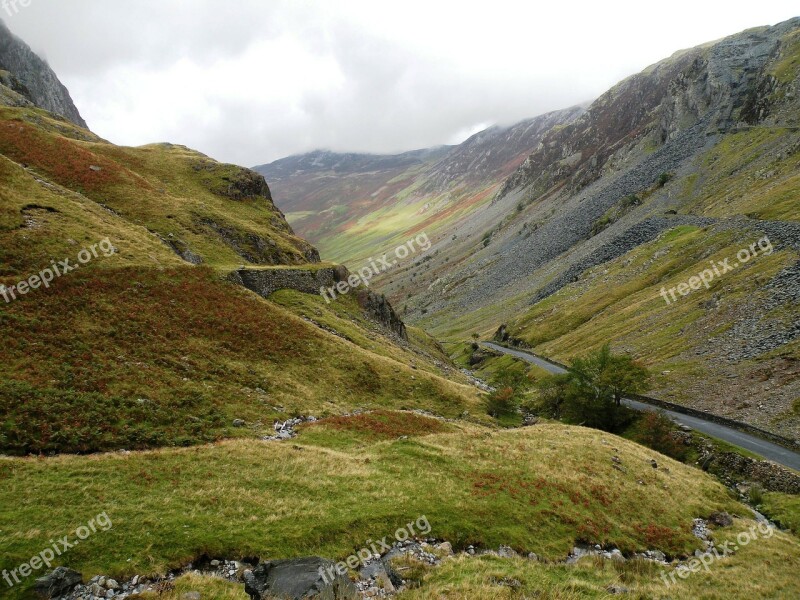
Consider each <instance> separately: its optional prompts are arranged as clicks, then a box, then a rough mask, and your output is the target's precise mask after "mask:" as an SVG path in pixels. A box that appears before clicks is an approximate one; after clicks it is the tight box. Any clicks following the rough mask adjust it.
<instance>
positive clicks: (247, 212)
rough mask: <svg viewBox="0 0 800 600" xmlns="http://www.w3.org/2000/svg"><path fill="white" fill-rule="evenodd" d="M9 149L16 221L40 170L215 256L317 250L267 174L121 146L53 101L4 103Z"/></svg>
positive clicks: (58, 185) (190, 154) (274, 258)
mask: <svg viewBox="0 0 800 600" xmlns="http://www.w3.org/2000/svg"><path fill="white" fill-rule="evenodd" d="M0 154H2V155H4V157H5V158H6V159H7V160H9V161H13V162H14V163H17V166H18V168H17V169H16V171H17V172H16V173H15V174H14V175H13V179H12V181H11V182H10V185H9V186H8V187H9V188H10V190H9V192H10V191H11V190H14V192H16V194H15V195H16V196H17V200H16V202H15V201H13V199H11V198H9V199H4V201H3V211H4V213H5V214H6V217H5V219H6V222H5V226H6V227H8V228H10V227H13V226H16V225H19V224H20V222H21V216H20V214H19V211H20V210H22V209H23V207H24V206H26V205H27V204H30V203H31V200H30V199H27V197H26V196H24V195H21V194H19V183H18V182H19V180H20V179H24V178H25V177H26V176H33V178H34V179H35V180H38V181H39V183H38V185H39V186H40V187H42V188H44V189H43V190H42V193H44V194H46V195H48V196H64V197H66V198H69V199H70V200H71V201H72V202H78V203H82V204H89V203H90V202H91V203H94V204H95V205H100V206H101V207H103V208H105V209H107V210H108V211H111V212H112V213H113V214H116V215H118V216H120V217H121V218H122V219H124V220H125V221H127V222H128V223H129V224H130V225H136V226H140V227H142V228H146V230H147V231H149V232H150V233H151V234H152V235H154V236H157V237H158V238H160V239H162V240H164V242H165V243H168V244H170V245H171V246H172V247H173V248H174V249H175V250H176V251H179V252H182V253H185V252H186V251H187V250H188V251H190V252H191V253H192V254H193V255H195V256H196V257H198V259H199V260H202V261H203V262H206V263H208V264H212V265H239V264H242V263H263V264H288V263H305V262H311V261H312V260H315V255H314V251H313V249H312V248H311V246H310V245H309V244H308V243H306V242H305V241H303V240H301V239H299V238H297V237H295V236H294V235H293V234H292V231H291V229H290V228H289V226H288V225H287V224H286V222H285V220H284V219H283V215H281V213H280V212H279V211H278V210H277V209H276V208H275V206H274V204H273V203H272V200H271V196H270V192H269V188H268V187H267V185H266V183H264V181H263V178H261V177H260V176H258V175H257V174H256V173H254V172H252V171H248V170H246V169H242V168H241V167H235V166H233V165H224V164H220V163H217V162H216V161H213V160H211V159H210V158H208V157H206V156H204V155H202V154H200V153H199V152H195V151H193V150H189V149H188V148H185V147H183V146H174V145H172V144H158V145H151V146H144V147H141V148H121V147H118V146H114V145H112V144H109V143H107V142H104V141H103V140H100V139H99V138H97V137H96V136H94V135H93V134H91V133H90V132H88V131H86V130H83V129H80V128H78V127H76V126H74V125H71V124H68V123H65V122H63V121H59V120H56V119H54V118H53V117H52V116H51V115H49V114H48V113H46V112H44V111H41V110H38V109H25V108H9V107H5V108H3V107H0ZM22 165H24V167H25V169H24V170H23V169H20V168H19V166H22ZM12 167H13V165H6V167H5V169H9V168H12ZM28 184H29V185H30V182H28ZM33 187H35V186H33ZM38 195H41V194H38ZM26 200H27V201H26ZM53 201H55V200H53ZM15 219H16V223H15ZM59 227H60V224H59Z"/></svg>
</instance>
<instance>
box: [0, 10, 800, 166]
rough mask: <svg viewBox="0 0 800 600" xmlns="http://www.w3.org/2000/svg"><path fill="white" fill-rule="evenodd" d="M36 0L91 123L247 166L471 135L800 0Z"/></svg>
mask: <svg viewBox="0 0 800 600" xmlns="http://www.w3.org/2000/svg"><path fill="white" fill-rule="evenodd" d="M14 1H15V0H9V2H11V3H13V2H14ZM16 1H17V2H19V1H20V0H16ZM28 1H29V2H30V6H28V7H22V6H19V9H18V12H14V11H13V9H8V10H11V12H12V14H11V15H9V13H8V11H7V10H6V9H0V17H2V18H3V19H4V20H5V22H6V23H7V24H8V26H9V28H10V29H11V30H12V31H14V32H15V33H16V34H17V35H19V36H21V37H22V38H23V39H25V41H27V42H28V44H29V45H30V46H31V47H32V48H33V50H35V51H36V52H38V53H40V55H42V56H43V57H44V58H46V59H47V60H48V61H49V62H50V64H51V66H52V67H53V68H54V69H55V71H56V72H57V74H58V75H59V77H60V78H61V80H62V81H63V82H64V83H65V84H66V85H67V87H68V88H69V89H70V91H71V93H72V96H73V99H74V100H75V103H76V104H77V106H78V108H79V109H80V111H81V113H82V115H83V117H84V118H85V119H86V120H87V122H88V123H89V126H90V127H91V129H92V130H93V131H95V132H96V133H97V134H99V135H101V136H103V137H105V138H107V139H109V140H111V141H112V142H115V143H117V144H126V145H139V144H145V143H150V142H160V141H171V142H175V143H180V144H186V145H187V146H190V147H192V148H196V149H198V150H200V151H202V152H204V153H206V154H209V155H211V156H213V157H214V158H217V159H220V160H224V161H228V162H234V163H238V164H242V165H246V166H252V165H255V164H260V163H264V162H269V161H272V160H275V159H277V158H281V157H283V156H287V155H290V154H296V153H300V152H305V151H308V150H313V149H316V148H327V149H332V150H338V151H359V152H361V151H364V152H399V151H404V150H411V149H415V148H421V147H427V146H433V145H438V144H445V143H457V142H459V141H461V140H462V139H464V138H465V137H466V136H467V135H468V134H470V133H472V132H475V131H477V130H479V129H481V128H483V127H485V126H487V125H490V124H493V123H500V124H505V123H512V122H515V121H519V120H521V119H524V118H528V117H533V116H536V115H538V114H541V113H543V112H546V111H549V110H555V109H558V108H564V107H567V106H569V105H572V104H577V103H580V102H583V101H586V100H591V99H593V98H595V97H597V96H598V95H599V94H601V93H602V92H603V91H605V90H606V89H607V88H608V87H610V86H611V85H613V84H614V83H616V82H617V81H618V80H619V79H621V78H622V77H624V76H626V75H629V74H632V73H635V72H637V71H639V70H641V69H643V68H644V67H646V66H648V65H650V64H652V63H654V62H657V61H658V60H660V59H662V58H665V57H667V56H669V55H670V54H672V53H673V52H674V51H676V50H679V49H681V48H686V47H691V46H694V45H697V44H700V43H703V42H706V41H710V40H713V39H717V38H720V37H723V36H725V35H728V34H732V33H736V32H738V31H741V30H743V29H746V28H748V27H753V26H757V25H766V24H774V23H776V22H779V21H782V20H785V19H787V18H790V17H792V16H796V13H800V11H798V10H797V4H796V0H792V1H791V2H788V1H782V0H775V1H766V0H760V1H758V2H752V1H748V2H724V3H704V2H700V1H697V0H692V1H691V2H687V1H684V0H679V1H672V2H667V3H663V2H662V3H657V4H655V5H654V4H653V3H650V2H643V1H642V0H635V1H630V2H627V1H625V2H610V1H606V2H599V1H597V0H593V1H591V2H577V1H574V0H573V1H564V0H561V1H558V0H555V1H549V2H547V3H546V6H540V3H538V2H535V1H530V0H528V1H524V0H523V1H520V0H517V1H513V2H512V1H507V0H482V1H481V2H473V1H471V0H458V1H437V0H405V1H403V2H387V1H383V0H363V1H362V0H350V1H344V0H341V1H339V0H326V1H325V0H320V1H304V0H291V1H280V0H214V1H211V0H124V2H122V1H109V0H28Z"/></svg>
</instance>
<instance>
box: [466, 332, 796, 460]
mask: <svg viewBox="0 0 800 600" xmlns="http://www.w3.org/2000/svg"><path fill="white" fill-rule="evenodd" d="M481 345H483V346H486V347H487V348H491V349H492V350H496V351H497V352H502V353H503V354H509V355H511V356H514V357H516V358H519V359H522V360H524V361H526V362H529V363H531V364H534V365H536V366H538V367H541V368H543V369H545V370H547V371H549V372H550V373H555V374H558V373H564V372H565V371H566V370H565V369H564V368H563V367H560V366H558V365H555V364H553V363H551V362H549V361H547V360H544V359H543V358H540V357H538V356H535V355H533V354H531V353H529V352H524V351H522V350H514V349H511V348H506V347H505V346H500V345H498V344H494V343H492V342H483V343H482V344H481ZM623 403H624V404H625V405H626V406H629V407H630V408H634V409H636V410H662V411H663V412H664V413H666V414H667V415H668V416H669V417H670V418H671V419H673V420H674V421H676V422H678V423H680V424H681V425H686V426H687V427H691V428H692V429H696V430H697V431H700V432H702V433H706V434H708V435H711V436H713V437H715V438H719V439H721V440H724V441H726V442H728V443H730V444H733V445H735V446H739V447H740V448H744V449H746V450H749V451H750V452H753V453H754V454H758V455H759V456H763V457H764V458H766V459H767V460H771V461H773V462H776V463H778V464H780V465H783V466H785V467H789V468H791V469H795V470H796V471H800V453H797V452H794V451H792V450H790V449H789V448H784V447H783V446H779V445H778V444H773V443H772V442H769V441H767V440H764V439H761V438H759V437H756V436H754V435H751V434H749V433H744V432H743V431H739V430H737V429H733V428H732V427H726V426H725V425H720V424H718V423H713V422H711V421H705V420H703V419H701V418H698V417H692V416H690V415H684V414H681V413H678V412H674V411H671V410H666V409H660V408H658V407H655V406H651V405H650V404H645V403H644V402H639V401H637V400H628V399H625V400H623Z"/></svg>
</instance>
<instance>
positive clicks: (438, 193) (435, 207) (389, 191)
mask: <svg viewBox="0 0 800 600" xmlns="http://www.w3.org/2000/svg"><path fill="white" fill-rule="evenodd" d="M582 111H583V109H582V108H580V107H574V108H570V109H567V110H564V111H558V112H554V113H550V114H547V115H543V116H541V117H538V118H536V119H529V120H526V121H523V122H521V123H517V124H516V125H513V126H511V127H492V128H490V129H487V130H486V131H482V132H480V133H477V134H475V135H473V136H472V137H470V138H469V139H468V140H466V141H465V142H463V143H462V144H459V145H457V146H440V147H437V148H430V149H425V150H417V151H413V152H407V153H404V154H398V155H394V156H379V155H365V154H337V153H334V152H324V151H317V152H312V153H309V154H304V155H300V156H294V157H289V158H285V159H281V160H278V161H275V162H273V163H270V164H268V165H261V166H258V167H254V169H255V170H256V171H258V172H259V173H261V174H263V175H264V176H265V177H266V178H267V179H268V180H269V181H270V184H271V185H272V187H273V189H274V190H275V192H276V194H277V196H278V197H280V198H281V208H282V209H283V210H285V211H286V212H287V218H288V219H289V221H290V222H291V223H292V225H293V226H294V227H295V228H296V229H297V231H298V233H299V234H300V235H302V236H303V237H305V238H307V239H309V240H312V241H313V243H314V244H316V245H317V246H318V247H319V248H320V251H321V252H322V254H323V255H324V256H325V257H326V258H329V259H331V260H338V261H342V262H345V261H346V262H349V263H352V264H354V265H355V264H358V262H359V261H363V260H365V259H366V258H367V257H368V256H370V255H371V254H374V253H375V251H376V250H375V248H376V246H379V247H380V248H381V249H383V250H388V249H389V248H391V247H392V245H394V246H397V245H399V244H401V243H403V242H405V241H406V240H405V239H403V240H401V239H400V238H399V237H398V236H397V235H396V234H397V233H398V229H395V230H393V229H391V228H386V227H385V226H384V225H385V223H386V222H387V221H388V222H394V223H398V228H402V229H404V230H405V231H411V230H419V231H421V230H422V229H426V230H431V231H432V230H433V229H443V230H449V229H452V228H454V227H456V226H457V224H458V223H459V221H460V219H461V218H462V217H463V216H464V214H465V212H469V211H472V210H479V209H480V208H481V207H483V206H485V205H486V204H487V203H488V202H489V201H490V199H491V197H492V196H493V195H494V193H495V192H496V191H497V189H498V187H499V186H500V185H501V183H502V182H503V181H504V180H505V178H507V177H508V176H509V175H510V174H511V173H513V172H514V170H515V169H516V168H517V167H518V166H519V165H520V164H521V163H522V161H523V160H524V159H525V157H527V156H528V155H529V154H530V153H531V152H532V151H533V150H534V149H535V148H536V147H537V146H538V145H539V143H540V141H541V138H542V136H543V135H544V133H545V132H546V131H548V130H549V129H551V128H553V127H558V126H561V125H564V124H566V123H568V122H570V121H571V120H573V119H575V118H576V117H577V116H579V115H580V114H581V113H582ZM381 223H383V224H384V225H380V224H381Z"/></svg>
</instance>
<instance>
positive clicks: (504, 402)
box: [486, 387, 519, 419]
mask: <svg viewBox="0 0 800 600" xmlns="http://www.w3.org/2000/svg"><path fill="white" fill-rule="evenodd" d="M518 409H519V403H518V402H517V398H516V393H515V392H514V388H512V387H503V388H499V389H497V390H495V391H494V392H492V393H491V394H489V397H488V398H487V399H486V412H487V414H488V415H489V416H490V417H494V418H495V419H502V418H505V417H511V416H513V415H514V414H516V412H517V410H518Z"/></svg>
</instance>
